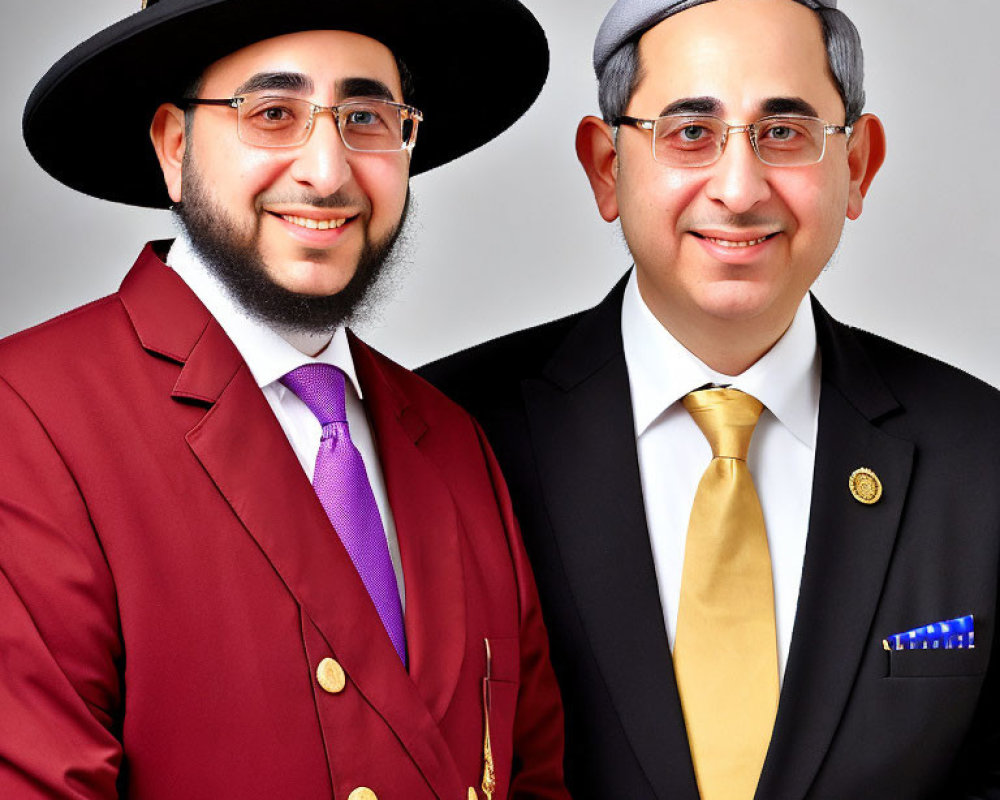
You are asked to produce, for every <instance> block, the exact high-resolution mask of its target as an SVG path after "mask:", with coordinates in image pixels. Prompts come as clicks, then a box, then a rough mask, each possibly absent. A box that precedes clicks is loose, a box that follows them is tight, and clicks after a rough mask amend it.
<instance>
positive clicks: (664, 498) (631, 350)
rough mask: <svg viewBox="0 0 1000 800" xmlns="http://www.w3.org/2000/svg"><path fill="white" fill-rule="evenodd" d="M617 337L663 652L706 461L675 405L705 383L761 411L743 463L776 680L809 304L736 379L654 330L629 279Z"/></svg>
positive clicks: (809, 346)
mask: <svg viewBox="0 0 1000 800" xmlns="http://www.w3.org/2000/svg"><path fill="white" fill-rule="evenodd" d="M622 338H623V341H624V346H625V361H626V363H627V365H628V375H629V384H630V387H631V390H632V411H633V415H634V418H635V434H636V442H637V449H638V453H639V471H640V473H641V476H642V493H643V498H644V502H645V506H646V521H647V524H648V526H649V536H650V541H651V544H652V551H653V561H654V564H655V568H656V577H657V582H658V584H659V589H660V603H661V605H662V606H663V618H664V621H665V623H666V627H667V637H668V639H669V641H670V647H671V649H673V646H674V633H675V632H676V630H677V607H678V605H679V602H680V595H681V573H682V570H683V566H684V543H685V539H686V537H687V528H688V520H689V517H690V514H691V506H692V505H693V504H694V495H695V491H696V490H697V488H698V483H699V482H700V481H701V476H702V474H703V473H704V471H705V468H706V467H707V466H708V463H709V461H711V459H712V450H711V448H710V446H709V444H708V440H707V439H706V438H705V436H704V435H703V434H702V432H701V430H700V429H699V428H698V426H697V425H696V424H695V422H694V420H693V419H692V418H691V415H690V414H688V412H687V411H686V410H685V409H684V406H683V405H681V403H680V399H681V398H682V397H683V396H684V395H685V394H687V393H688V392H691V391H693V390H695V389H698V388H701V387H703V386H705V385H706V384H717V385H720V386H732V387H733V388H736V389H739V390H741V391H744V392H747V393H748V394H752V395H753V396H754V397H756V398H757V399H758V400H760V401H761V403H763V404H764V411H763V413H762V414H761V417H760V421H759V422H758V423H757V428H756V430H755V432H754V436H753V439H752V441H751V443H750V452H749V454H748V457H747V464H748V466H749V468H750V474H751V475H752V476H753V480H754V485H755V486H756V489H757V494H758V496H759V497H760V504H761V508H762V509H763V512H764V524H765V526H766V528H767V541H768V547H769V548H770V552H771V568H772V574H773V577H774V607H775V609H774V610H775V622H776V624H777V634H778V668H779V672H780V675H781V678H782V680H783V679H784V674H785V664H786V662H787V660H788V648H789V644H790V642H791V638H792V625H793V623H794V621H795V608H796V604H797V603H798V595H799V582H800V578H801V576H802V562H803V560H804V557H805V546H806V534H807V531H808V527H809V505H810V500H811V497H812V477H813V463H814V460H815V453H816V429H817V424H818V418H819V392H820V356H819V349H818V347H817V344H816V329H815V327H814V325H813V315H812V306H811V305H810V302H809V297H808V296H806V297H805V298H804V299H803V300H802V303H801V304H800V305H799V308H798V310H797V312H796V314H795V318H794V320H793V321H792V324H791V326H790V327H789V328H788V330H787V331H786V332H785V334H784V335H783V336H782V337H781V339H779V340H778V342H777V343H776V344H775V345H774V347H772V348H771V349H770V350H769V351H768V352H767V354H766V355H764V356H763V358H761V359H760V360H759V361H757V363H755V364H754V365H753V366H751V367H750V368H749V369H748V370H746V371H745V372H744V373H742V374H741V375H737V376H729V375H722V374H720V373H718V372H715V371H714V370H712V369H711V368H710V367H708V366H706V365H705V364H704V363H702V362H701V361H700V360H699V359H698V358H697V357H696V356H694V355H693V354H692V353H691V352H690V351H689V350H687V349H685V348H684V346H683V345H681V344H680V343H679V342H678V341H677V340H676V339H675V338H674V337H673V336H672V335H671V334H670V333H669V332H668V331H667V330H666V328H664V327H663V326H662V325H661V324H660V323H659V322H658V321H657V319H656V317H654V316H653V313H652V312H651V311H650V310H649V308H648V307H647V306H646V304H645V302H644V301H643V299H642V296H641V294H640V293H639V287H638V284H637V282H636V276H635V272H634V271H633V273H632V276H631V278H630V280H629V283H628V286H627V288H626V290H625V298H624V302H623V304H622Z"/></svg>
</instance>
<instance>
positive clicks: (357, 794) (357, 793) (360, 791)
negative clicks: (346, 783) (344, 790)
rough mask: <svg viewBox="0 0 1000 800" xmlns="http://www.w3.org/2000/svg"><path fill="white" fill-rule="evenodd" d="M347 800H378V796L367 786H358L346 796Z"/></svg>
mask: <svg viewBox="0 0 1000 800" xmlns="http://www.w3.org/2000/svg"><path fill="white" fill-rule="evenodd" d="M347 800H378V795H377V794H375V792H373V791H372V790H371V789H369V788H368V787H367V786H359V787H358V788H357V789H355V790H354V791H353V792H351V793H350V794H349V795H347Z"/></svg>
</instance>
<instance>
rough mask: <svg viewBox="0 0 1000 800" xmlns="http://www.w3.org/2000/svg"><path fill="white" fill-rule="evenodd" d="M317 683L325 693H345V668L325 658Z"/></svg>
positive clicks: (359, 799) (358, 799)
mask: <svg viewBox="0 0 1000 800" xmlns="http://www.w3.org/2000/svg"><path fill="white" fill-rule="evenodd" d="M316 681H317V682H318V683H319V685H320V688H321V689H322V690H323V691H324V692H329V693H330V694H339V693H340V692H342V691H344V687H345V686H346V685H347V676H346V675H345V674H344V668H343V667H342V666H340V664H338V663H337V661H336V660H335V659H332V658H324V659H323V660H322V661H320V662H319V666H318V667H316ZM356 791H359V790H356ZM365 791H366V792H371V789H365ZM374 798H375V795H374V793H373V794H372V795H371V797H370V798H369V797H368V796H367V795H365V796H364V797H360V796H359V797H355V796H354V795H353V794H351V796H350V798H349V800H374Z"/></svg>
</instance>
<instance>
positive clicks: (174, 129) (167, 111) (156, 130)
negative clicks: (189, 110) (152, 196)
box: [149, 103, 187, 203]
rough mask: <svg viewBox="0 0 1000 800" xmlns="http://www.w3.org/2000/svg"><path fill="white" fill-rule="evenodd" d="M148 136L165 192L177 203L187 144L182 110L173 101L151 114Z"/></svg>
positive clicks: (179, 195)
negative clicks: (158, 165)
mask: <svg viewBox="0 0 1000 800" xmlns="http://www.w3.org/2000/svg"><path fill="white" fill-rule="evenodd" d="M149 138H150V139H152V140H153V149H154V150H155V151H156V158H157V160H158V161H159V162H160V169H161V170H163V180H164V182H165V183H166V185H167V194H169V195H170V199H171V200H173V201H174V202H175V203H179V202H180V201H181V172H182V166H183V163H184V148H185V146H186V145H187V139H186V131H185V128H184V112H183V111H181V109H179V108H178V107H177V106H175V105H174V104H173V103H164V104H163V105H161V106H160V107H159V108H158V109H156V113H155V114H154V115H153V124H152V125H150V126H149Z"/></svg>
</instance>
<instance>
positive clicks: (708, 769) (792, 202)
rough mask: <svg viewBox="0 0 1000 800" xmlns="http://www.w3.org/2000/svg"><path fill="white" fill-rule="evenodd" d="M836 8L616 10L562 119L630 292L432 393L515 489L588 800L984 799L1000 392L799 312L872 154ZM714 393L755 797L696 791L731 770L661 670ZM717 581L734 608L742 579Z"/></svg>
mask: <svg viewBox="0 0 1000 800" xmlns="http://www.w3.org/2000/svg"><path fill="white" fill-rule="evenodd" d="M835 6H836V2H835V0H619V2H618V3H616V5H615V6H614V7H613V8H612V9H611V11H610V12H609V14H608V17H607V18H606V20H605V22H604V25H603V26H602V28H601V31H600V33H599V34H598V39H597V45H596V47H595V68H596V71H597V75H598V79H599V82H600V95H601V108H602V113H603V117H604V119H603V120H602V119H597V118H595V117H588V118H586V119H584V120H583V121H582V122H581V123H580V126H579V130H578V135H577V153H578V156H579V158H580V161H581V163H582V165H583V167H584V170H585V171H586V173H587V176H588V178H589V180H590V183H591V187H592V189H593V192H594V196H595V199H596V201H597V206H598V209H599V211H600V213H601V215H602V217H603V218H604V219H605V220H607V221H609V222H611V221H614V220H616V219H619V220H620V222H621V226H622V230H623V233H624V236H625V239H626V241H627V243H628V246H629V249H630V251H631V253H632V256H633V258H634V262H635V266H634V269H633V270H631V271H630V272H629V273H628V274H627V275H626V276H625V277H624V278H623V279H622V280H621V282H620V283H619V284H618V285H617V286H616V287H615V288H614V289H613V290H612V292H611V293H610V294H609V295H608V297H607V298H605V300H604V301H603V302H601V303H600V304H599V305H597V306H596V307H595V308H593V309H591V310H589V311H585V312H583V313H580V314H577V315H575V316H572V317H568V318H565V319H561V320H557V321H555V322H552V323H549V324H547V325H542V326H540V327H537V328H534V329H531V330H527V331H522V332H520V333H516V334H513V335H510V336H507V337H504V338H501V339H499V340H496V341H493V342H489V343H487V344H484V345H481V346H479V347H476V348H473V349H472V350H469V351H466V352H463V353H460V354H457V355H455V356H452V357H450V358H448V359H445V360H443V361H441V362H437V363H436V364H433V365H430V366H428V367H427V368H425V369H424V371H423V374H424V375H425V376H426V377H428V378H429V379H430V380H432V382H435V383H437V384H438V385H439V386H441V387H442V388H444V389H445V390H446V391H447V392H449V393H450V394H451V395H452V396H453V397H455V398H456V399H458V400H459V401H460V402H462V403H463V404H464V405H465V406H466V407H467V408H469V409H470V410H471V411H472V412H473V413H474V414H475V415H476V416H477V417H478V418H479V420H480V421H481V423H482V424H483V426H484V427H485V429H486V431H487V434H488V436H489V438H490V440H491V442H492V444H493V446H494V448H495V449H496V452H497V455H498V457H499V459H500V462H501V464H502V466H503V468H504V472H505V474H506V477H507V480H508V481H509V483H510V488H511V491H512V495H513V497H514V503H515V510H516V512H517V514H518V516H519V518H520V522H521V525H522V528H523V533H524V537H525V540H526V543H527V547H528V550H529V555H530V556H531V558H532V560H533V564H534V568H535V571H536V577H537V581H538V585H539V589H540V593H541V598H542V604H543V609H544V611H545V616H546V622H547V624H548V629H549V633H550V637H551V640H552V653H553V661H554V664H555V667H556V671H557V674H558V677H559V680H560V685H561V689H562V693H563V699H564V701H565V705H566V721H567V733H568V742H567V754H566V766H567V779H568V783H569V786H570V789H571V791H572V792H573V795H574V797H575V798H578V800H581V799H587V798H595V799H596V798H602V800H606V799H607V798H623V799H626V800H644V799H645V798H658V800H667V799H668V798H669V800H694V798H697V797H699V790H700V792H701V797H702V798H704V799H705V800H715V798H725V799H726V800H737V799H738V798H745V800H750V797H751V796H756V797H757V798H761V799H763V798H767V800H772V799H775V800H776V799H780V800H803V799H805V798H809V800H820V799H821V798H822V799H824V800H845V799H846V798H894V799H895V798H901V799H902V800H913V799H915V798H966V800H968V799H969V798H998V797H1000V689H998V686H1000V654H998V653H996V652H995V651H996V645H997V638H998V637H997V617H998V593H997V584H998V564H1000V493H998V491H997V487H998V486H1000V458H998V455H997V453H998V452H1000V396H998V394H997V393H996V392H995V391H994V390H993V389H991V388H989V387H987V386H985V385H983V384H982V383H980V382H978V381H976V380H974V379H972V378H970V377H969V376H967V375H965V374H963V373H961V372H959V371H958V370H955V369H953V368H951V367H948V366H946V365H943V364H941V363H938V362H936V361H934V360H932V359H930V358H927V357H925V356H922V355H919V354H916V353H913V352H911V351H909V350H907V349H905V348H903V347H900V346H898V345H895V344H893V343H891V342H888V341H885V340H884V339H881V338H879V337H877V336H874V335H872V334H869V333H865V332H862V331H859V330H854V329H850V328H848V327H846V326H844V325H842V324H840V323H838V322H837V321H835V320H833V319H831V318H830V316H829V315H828V314H827V313H826V312H825V311H824V310H823V308H822V306H820V305H819V303H818V302H817V301H816V300H815V299H814V298H813V297H812V296H811V295H810V294H809V293H808V292H809V288H810V286H811V284H812V283H813V281H814V280H815V278H816V277H817V276H818V274H819V273H820V271H821V270H822V269H823V267H824V266H825V265H826V263H827V262H828V261H829V259H830V258H831V256H832V254H833V252H834V250H835V249H836V246H837V243H838V241H839V239H840V235H841V231H842V228H843V225H844V220H845V218H850V219H855V218H857V217H858V216H859V215H860V213H861V210H862V204H863V200H864V197H865V195H866V193H867V190H868V188H869V186H870V184H871V181H872V179H873V178H874V176H875V174H876V172H877V171H878V168H879V167H880V165H881V163H882V159H883V156H884V152H885V140H884V133H883V129H882V126H881V124H880V122H879V121H878V119H877V118H876V117H874V116H872V115H870V114H864V113H862V106H863V102H864V92H863V87H862V57H861V49H860V40H859V38H858V35H857V31H856V30H855V28H854V26H853V24H852V23H851V22H850V21H849V20H848V18H847V17H846V16H845V15H844V14H843V13H842V12H840V11H838V10H836V8H835ZM928 113H930V114H931V115H933V114H934V113H935V112H934V111H933V110H930V111H929V112H928ZM938 122H939V123H940V122H942V121H941V120H940V119H938ZM938 157H941V154H938ZM704 386H731V387H733V388H735V389H737V390H740V392H742V393H746V394H750V395H754V396H755V397H756V398H757V399H758V400H759V401H760V402H761V403H762V404H763V412H762V413H760V417H759V422H757V424H756V432H755V434H754V436H753V439H752V443H751V444H750V449H749V454H748V455H745V456H744V457H743V460H745V462H746V464H747V466H748V467H749V473H750V474H751V475H752V478H753V482H754V483H755V485H756V489H757V495H759V504H758V507H759V509H760V511H758V512H756V513H758V515H760V513H761V512H762V515H763V520H764V524H765V526H766V534H764V533H763V532H761V534H760V535H761V536H762V537H763V538H764V539H765V540H766V545H767V547H766V549H765V553H766V554H767V556H766V558H765V562H766V561H767V560H769V561H770V570H768V573H769V574H768V575H767V576H766V578H767V581H768V583H767V586H768V589H767V591H768V592H771V593H772V594H770V595H769V597H771V598H772V599H773V604H772V605H773V609H771V610H770V611H769V616H770V619H769V622H768V625H767V626H765V628H766V630H767V634H766V641H765V646H764V648H763V649H764V650H765V651H768V650H770V651H771V653H770V656H771V658H772V661H773V656H774V653H775V651H776V654H777V659H776V662H775V666H774V667H773V668H772V669H771V672H772V675H771V676H769V680H771V682H772V683H773V684H774V686H775V690H774V697H773V702H772V706H773V705H774V704H776V709H774V708H773V707H772V711H771V717H770V720H769V721H768V722H767V726H766V729H765V730H766V734H765V736H764V737H763V741H762V742H759V743H757V744H755V745H754V746H755V747H757V748H758V750H759V759H758V763H757V766H756V767H755V768H754V769H755V771H754V772H753V774H752V780H751V782H750V784H749V788H746V784H744V788H742V789H726V788H723V789H721V790H719V789H718V788H716V787H717V786H718V785H719V784H717V783H714V782H713V781H711V780H708V779H707V777H706V776H708V775H710V774H711V773H712V772H713V770H714V771H718V770H720V769H721V770H723V771H724V770H725V769H727V768H728V767H729V766H730V765H729V764H727V763H723V762H725V760H726V758H728V756H719V755H717V754H718V753H719V752H723V753H724V752H729V751H725V750H716V751H712V750H711V748H708V749H707V750H702V749H700V748H701V746H700V745H699V746H695V745H696V741H695V737H693V736H692V731H696V730H699V726H700V725H702V724H703V722H704V720H699V719H696V716H697V715H696V714H695V712H694V711H693V710H692V708H693V703H692V702H691V701H690V695H689V693H688V691H687V689H686V688H685V681H687V680H689V679H688V678H687V677H685V679H684V680H681V679H680V675H681V673H680V672H679V671H678V672H676V674H675V670H676V667H677V666H678V664H679V663H680V662H679V659H678V658H677V648H676V644H677V632H678V628H679V627H683V624H682V625H681V626H679V625H678V618H679V615H680V616H683V615H684V613H685V612H684V605H685V603H686V602H687V603H690V596H691V586H692V585H694V584H693V581H694V578H692V577H690V576H689V572H688V570H689V567H690V568H691V569H692V570H695V571H696V570H697V569H698V568H700V567H705V565H704V564H700V563H692V564H688V563H686V562H685V553H686V552H687V553H688V554H689V555H690V554H691V552H693V550H692V548H693V546H692V544H691V542H692V539H691V537H692V535H693V533H694V531H695V522H694V518H693V517H692V518H691V522H690V524H691V527H690V529H689V528H688V523H689V520H688V518H689V516H691V511H692V507H693V506H694V505H696V503H695V499H696V492H698V493H700V492H701V489H700V488H698V486H699V478H700V476H701V474H702V471H703V470H705V465H706V463H707V462H709V461H710V460H712V458H713V449H712V448H710V447H709V445H708V442H707V440H706V438H705V437H704V436H702V434H701V432H700V431H699V428H700V427H701V423H698V424H697V425H696V424H695V421H694V417H693V416H692V415H691V414H689V413H688V410H686V409H687V400H685V395H687V393H689V392H692V391H693V390H697V389H699V388H701V387H704ZM740 392H736V393H735V394H737V395H740ZM713 396H714V395H713ZM740 396H742V397H745V395H740ZM758 410H759V407H758ZM715 455H716V456H718V454H717V453H715ZM725 458H734V459H736V460H740V459H739V456H733V457H729V456H726V457H725ZM713 463H715V461H713ZM741 525H742V523H740V524H738V525H736V528H740V526H741ZM748 529H749V527H748ZM699 541H701V540H699ZM699 552H702V551H701V550H699ZM691 560H692V561H693V562H698V560H699V559H698V558H692V559H691ZM723 560H724V559H723ZM721 569H722V571H721V572H719V573H716V574H722V575H727V576H728V577H726V578H725V579H724V580H721V581H718V582H717V583H719V584H722V585H723V588H725V585H726V584H727V583H729V582H730V581H732V580H737V579H739V580H742V578H740V577H739V576H736V577H732V575H733V574H735V573H726V572H725V569H724V568H721ZM692 574H693V573H692ZM772 580H773V584H772V583H771V582H772ZM738 585H739V586H740V587H742V586H743V584H738ZM772 585H773V590H772V588H771V587H772ZM718 588H719V587H718V586H715V587H713V589H718ZM730 588H731V587H730ZM740 591H742V588H741V589H740ZM731 593H732V592H731ZM737 594H738V593H737ZM685 597H688V599H687V600H685ZM705 597H708V595H707V594H706V595H705ZM737 599H739V598H738V597H737ZM712 602H714V601H712ZM737 604H738V603H737ZM679 607H680V608H679ZM689 607H690V606H689ZM717 610H718V609H714V610H713V609H709V611H710V612H712V613H714V611H717ZM679 611H680V614H679ZM725 613H726V614H728V613H729V611H728V610H727V611H726V612H725ZM733 613H734V614H737V615H738V614H739V613H742V612H741V611H740V610H737V611H735V612H733ZM720 616H724V614H722V615H720ZM710 617H711V614H709V617H708V618H710ZM970 618H971V619H970ZM753 624H754V625H756V624H757V622H756V621H754V623H753ZM688 625H689V628H688V630H689V633H690V625H691V624H690V623H688ZM694 627H695V628H696V629H697V633H698V634H699V635H705V634H707V639H706V641H708V642H709V643H710V644H711V642H712V638H711V637H712V636H715V637H716V639H717V653H715V652H713V651H712V650H711V649H709V658H708V659H707V661H706V662H705V666H704V668H702V667H701V666H699V668H698V669H696V670H695V673H697V672H698V671H699V670H702V669H704V670H714V669H716V668H717V667H718V666H719V665H720V664H722V663H723V662H728V661H731V660H734V659H735V662H736V664H737V666H738V665H739V659H740V658H741V655H742V653H741V650H740V649H739V648H736V649H735V651H734V649H733V647H732V646H731V642H732V641H735V640H736V638H738V636H741V635H743V634H744V633H745V632H746V630H748V629H749V623H746V624H742V623H741V624H739V625H737V626H736V634H733V633H732V631H731V630H730V629H726V628H725V627H720V628H719V629H718V630H717V631H716V630H714V629H712V626H711V625H710V624H707V623H706V624H699V625H695V626H694ZM765 628H762V630H764V629H765ZM967 628H968V629H973V628H974V630H973V632H972V635H971V636H970V635H969V633H968V632H967V631H966V629H967ZM754 630H757V628H756V627H755V628H754ZM956 630H962V631H963V632H962V633H961V634H960V635H956V634H955V631H956ZM911 631H912V633H911ZM903 633H905V634H907V635H905V636H902V637H900V636H894V634H903ZM973 636H974V639H973V638H972V637H973ZM925 641H926V649H925V644H924V642H925ZM972 644H974V647H973V646H970V645H972ZM740 647H742V645H740ZM910 648H918V649H910ZM716 662H717V663H716ZM774 672H776V673H777V674H776V676H775V675H774V674H773V673H774ZM737 675H739V673H738V671H737ZM744 680H745V682H746V684H747V685H746V687H744V686H743V681H744ZM752 683H753V679H752V678H751V677H750V676H749V675H746V676H738V677H737V678H736V679H735V684H736V685H735V690H736V691H735V694H734V696H736V697H737V698H739V697H740V695H750V694H752V693H754V692H756V691H757V689H756V684H754V686H753V687H751V684H752ZM777 687H780V695H779V694H778V691H779V689H778V688H777ZM779 698H780V699H779ZM717 706H718V707H717V708H716V709H714V717H715V719H714V720H710V722H713V723H714V724H715V725H716V728H721V729H723V730H722V731H721V734H722V735H724V734H725V730H724V729H725V728H726V726H727V725H729V724H730V723H732V726H733V728H734V730H738V729H739V728H738V726H739V725H741V724H742V716H743V712H741V711H739V710H738V709H735V708H733V707H732V706H731V705H730V701H729V699H728V695H727V696H726V698H725V699H723V698H722V696H721V695H720V700H719V702H718V704H717ZM719 720H722V722H723V724H722V725H719V724H718V722H719ZM735 738H736V739H737V740H740V739H742V738H745V737H743V736H742V734H740V735H738V736H736V737H735ZM742 744H743V742H741V741H736V742H735V744H734V743H729V744H727V746H730V745H733V746H734V748H736V749H738V748H739V747H740V746H742ZM706 753H707V755H706ZM722 785H723V786H725V784H722ZM754 786H756V794H754Z"/></svg>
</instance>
